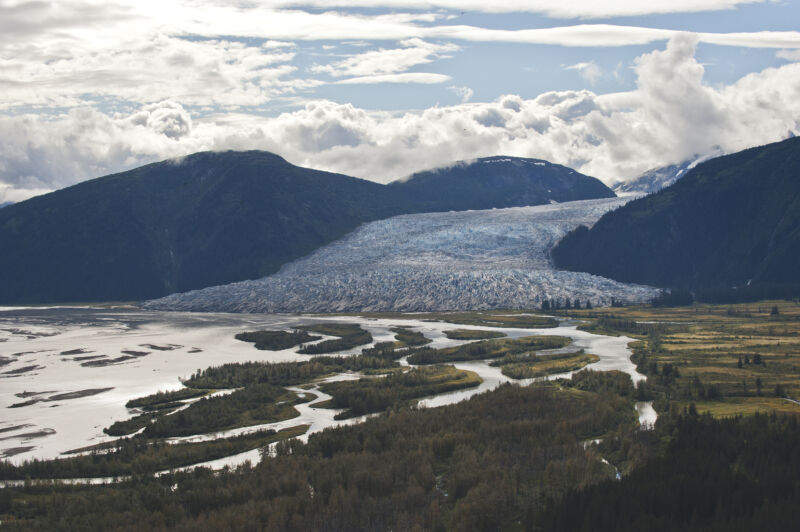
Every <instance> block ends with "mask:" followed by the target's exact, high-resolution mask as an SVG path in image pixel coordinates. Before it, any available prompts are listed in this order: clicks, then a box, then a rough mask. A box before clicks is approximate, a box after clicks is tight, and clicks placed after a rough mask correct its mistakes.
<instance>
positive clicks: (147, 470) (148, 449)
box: [0, 425, 308, 480]
mask: <svg viewBox="0 0 800 532" xmlns="http://www.w3.org/2000/svg"><path fill="white" fill-rule="evenodd" d="M306 430H308V425H299V426H297V427H292V428H289V429H285V430H282V431H280V432H275V431H274V430H262V431H257V432H253V433H250V434H245V435H241V436H234V437H232V438H220V439H216V440H211V441H205V442H187V443H176V444H168V443H162V442H159V441H149V440H146V439H144V438H140V437H136V438H124V439H121V440H116V441H115V442H113V446H112V447H110V448H109V449H108V451H107V452H103V453H92V454H88V455H83V456H74V457H70V458H59V459H57V460H31V461H27V462H24V463H22V464H20V465H18V466H15V465H12V464H10V463H8V462H0V479H3V480H23V479H25V478H31V479H35V478H43V479H51V478H90V477H114V476H123V475H146V474H152V473H155V472H158V471H165V470H168V469H173V468H178V467H185V466H188V465H192V464H199V463H202V462H208V461H210V460H216V459H218V458H224V457H226V456H232V455H234V454H239V453H243V452H246V451H250V450H252V449H258V448H262V447H264V446H266V445H268V444H270V443H273V442H276V441H280V440H284V439H287V438H294V437H297V436H300V435H301V434H304V433H305V432H306Z"/></svg>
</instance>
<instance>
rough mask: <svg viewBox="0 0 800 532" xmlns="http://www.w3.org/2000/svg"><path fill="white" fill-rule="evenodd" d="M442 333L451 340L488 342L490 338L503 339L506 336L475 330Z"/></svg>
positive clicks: (452, 330) (498, 332)
mask: <svg viewBox="0 0 800 532" xmlns="http://www.w3.org/2000/svg"><path fill="white" fill-rule="evenodd" d="M443 332H444V335H445V336H447V337H448V338H450V339H451V340H489V339H491V338H503V337H504V336H505V335H506V333H502V332H500V331H480V330H475V329H451V330H449V331H443Z"/></svg>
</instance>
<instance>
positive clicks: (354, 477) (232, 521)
mask: <svg viewBox="0 0 800 532" xmlns="http://www.w3.org/2000/svg"><path fill="white" fill-rule="evenodd" d="M631 423H635V416H634V411H633V408H632V407H631V404H630V402H629V401H628V400H626V399H623V398H621V397H618V396H614V395H610V394H606V395H602V396H600V395H596V394H592V393H584V392H580V393H569V394H565V393H563V392H560V391H558V389H557V388H555V387H553V386H544V385H541V386H540V385H537V386H531V387H525V388H520V387H515V386H508V385H506V386H502V387H500V388H498V389H497V390H495V391H492V392H489V393H486V394H480V395H478V396H476V397H474V398H472V399H471V400H469V401H466V402H463V403H459V404H455V405H451V406H446V407H442V408H430V409H421V410H413V409H396V410H393V411H391V412H390V413H389V414H388V415H384V416H379V417H377V418H373V419H370V420H367V421H366V422H365V423H362V424H358V425H353V426H347V427H339V428H337V429H333V430H326V431H323V432H321V433H317V434H314V435H311V436H310V437H309V442H308V444H303V443H301V442H298V441H296V440H292V441H291V442H290V443H286V444H279V445H278V456H277V457H275V458H272V459H267V460H264V461H262V462H261V463H260V464H259V465H258V466H257V467H255V468H252V469H242V470H238V471H223V472H221V473H219V474H211V473H210V472H208V471H204V470H202V469H201V470H198V471H196V472H193V473H185V474H176V475H167V476H165V477H162V478H157V479H153V478H138V479H136V480H135V481H133V482H127V483H122V484H115V485H110V486H53V485H43V486H31V487H28V488H25V487H21V488H8V489H4V490H2V491H0V519H1V520H2V522H3V527H4V530H9V531H12V530H13V531H16V530H31V529H36V530H51V529H61V530H113V529H127V530H152V529H164V528H169V529H172V530H186V531H188V530H192V531H206V530H208V531H210V530H266V531H272V530H275V531H295V530H297V531H301V530H302V531H306V530H329V531H339V530H341V531H344V530H390V529H392V530H413V529H421V530H478V531H480V530H492V531H494V530H498V529H512V528H529V527H531V526H533V525H534V524H535V523H536V522H537V521H538V520H539V519H540V516H541V514H542V512H543V510H544V509H545V508H544V506H543V504H544V502H545V501H546V500H548V499H554V500H556V499H558V498H559V497H560V496H561V495H562V494H564V493H566V492H567V491H568V490H569V489H571V488H572V487H575V486H586V485H591V484H594V483H596V482H598V481H600V480H603V479H605V478H608V477H609V476H610V475H612V474H613V470H612V469H611V468H609V466H607V465H606V464H604V463H603V462H602V460H601V456H599V455H598V454H597V453H596V452H595V451H594V450H593V449H592V448H590V449H586V450H585V449H584V447H583V445H581V441H583V440H585V439H586V438H593V437H597V436H600V435H603V434H606V433H609V432H612V431H614V430H616V429H617V428H619V427H621V426H625V425H629V424H631Z"/></svg>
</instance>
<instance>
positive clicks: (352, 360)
mask: <svg viewBox="0 0 800 532" xmlns="http://www.w3.org/2000/svg"><path fill="white" fill-rule="evenodd" d="M362 353H365V354H362V355H356V356H347V357H330V356H326V357H314V358H312V359H310V360H308V361H302V362H275V363H270V362H236V363H230V364H223V365H222V366H214V367H211V368H207V369H204V370H197V371H196V372H195V373H194V374H192V376H191V377H189V379H187V380H185V381H184V385H186V386H189V387H191V388H200V389H219V388H241V387H242V386H248V385H250V384H258V383H269V384H274V385H277V386H293V385H297V384H304V383H307V382H311V381H313V380H314V379H317V378H320V377H324V376H326V375H331V374H333V373H340V372H343V371H368V370H380V369H390V368H396V367H400V365H399V364H398V363H397V362H395V361H394V360H393V358H391V357H394V356H398V358H399V356H400V355H397V354H396V353H395V351H394V349H393V348H389V347H382V348H381V347H377V348H371V349H365V350H363V351H362Z"/></svg>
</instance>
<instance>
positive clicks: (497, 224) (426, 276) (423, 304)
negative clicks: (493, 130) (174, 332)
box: [145, 198, 657, 312]
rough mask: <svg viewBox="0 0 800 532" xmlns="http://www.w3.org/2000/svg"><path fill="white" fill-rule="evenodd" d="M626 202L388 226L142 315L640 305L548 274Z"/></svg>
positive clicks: (603, 284) (599, 280)
mask: <svg viewBox="0 0 800 532" xmlns="http://www.w3.org/2000/svg"><path fill="white" fill-rule="evenodd" d="M626 201H628V200H627V199H626V198H612V199H601V200H586V201H575V202H567V203H560V204H551V205H541V206H536V207H515V208H508V209H492V210H480V211H460V212H446V213H425V214H411V215H403V216H396V217H393V218H389V219H386V220H380V221H377V222H371V223H368V224H364V225H362V226H361V227H360V228H358V229H357V230H355V231H354V232H352V233H350V234H349V235H348V236H346V237H345V238H343V239H341V240H338V241H336V242H333V243H332V244H329V245H327V246H325V247H323V248H320V249H318V250H317V251H315V252H314V253H312V254H311V255H309V256H307V257H305V258H303V259H300V260H297V261H295V262H292V263H290V264H287V265H284V267H283V268H281V270H280V271H279V272H278V273H276V274H274V275H271V276H269V277H264V278H262V279H258V280H254V281H244V282H238V283H233V284H228V285H222V286H215V287H211V288H205V289H202V290H195V291H192V292H187V293H183V294H173V295H170V296H167V297H165V298H162V299H158V300H154V301H151V302H148V303H147V304H146V305H145V306H146V307H148V308H152V309H166V310H192V311H230V312H343V311H389V310H391V311H434V310H465V309H490V308H533V307H538V306H539V305H541V302H542V301H543V300H545V299H557V300H559V301H562V302H563V301H564V300H565V299H567V298H569V299H570V300H574V299H576V298H578V299H580V300H581V302H582V303H585V301H586V300H591V302H592V304H594V305H599V304H608V303H609V302H610V301H611V299H612V298H614V299H617V300H622V301H628V302H642V301H646V300H648V299H650V298H652V297H653V296H654V295H656V293H657V290H656V289H655V288H652V287H647V286H641V285H632V284H625V283H619V282H616V281H613V280H611V279H607V278H604V277H598V276H596V275H590V274H587V273H576V272H567V271H558V270H555V269H554V268H553V266H552V263H551V261H550V258H549V251H550V249H551V248H552V247H553V246H554V245H555V243H556V242H558V240H559V239H560V238H561V237H562V236H564V235H565V234H566V233H567V232H568V231H570V230H572V229H574V228H575V227H577V226H578V225H581V224H583V225H592V224H593V223H594V222H595V221H597V219H598V218H600V216H602V215H603V214H604V213H605V212H607V211H609V210H611V209H614V208H617V207H619V206H621V205H623V204H624V203H625V202H626Z"/></svg>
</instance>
